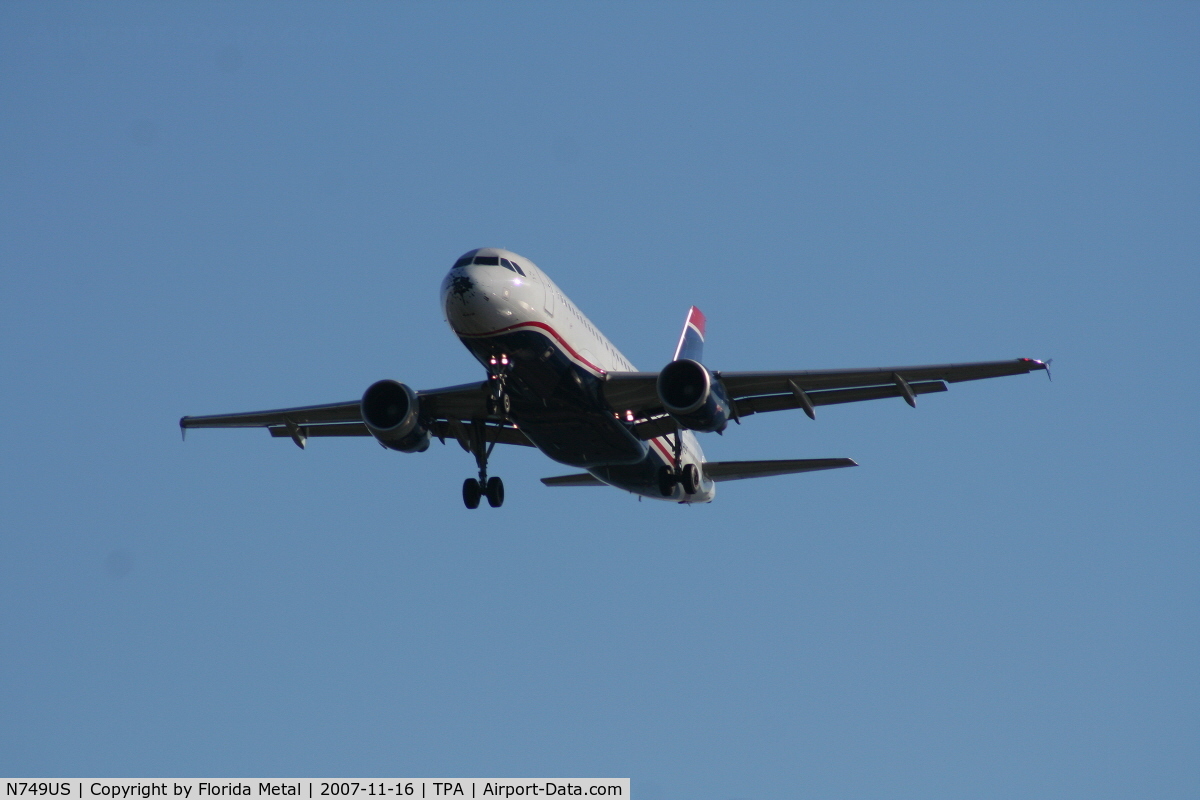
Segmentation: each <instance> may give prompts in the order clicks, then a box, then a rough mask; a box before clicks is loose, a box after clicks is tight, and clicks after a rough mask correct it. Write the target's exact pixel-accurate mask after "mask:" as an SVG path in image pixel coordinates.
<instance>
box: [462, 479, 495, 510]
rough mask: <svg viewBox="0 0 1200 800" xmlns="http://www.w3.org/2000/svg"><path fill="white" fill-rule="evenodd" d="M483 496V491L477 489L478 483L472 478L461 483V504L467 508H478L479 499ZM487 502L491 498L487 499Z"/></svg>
mask: <svg viewBox="0 0 1200 800" xmlns="http://www.w3.org/2000/svg"><path fill="white" fill-rule="evenodd" d="M482 495H483V490H482V489H481V488H480V487H479V481H477V480H475V479H474V478H467V479H466V480H465V481H463V503H465V504H466V506H467V508H479V498H480V497H481V496H482ZM488 499H489V502H490V500H491V498H488Z"/></svg>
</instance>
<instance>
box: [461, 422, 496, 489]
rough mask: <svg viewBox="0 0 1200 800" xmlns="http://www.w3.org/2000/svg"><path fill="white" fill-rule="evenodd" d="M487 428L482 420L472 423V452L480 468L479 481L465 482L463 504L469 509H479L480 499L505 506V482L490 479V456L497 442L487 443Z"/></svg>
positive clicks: (470, 480)
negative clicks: (488, 463)
mask: <svg viewBox="0 0 1200 800" xmlns="http://www.w3.org/2000/svg"><path fill="white" fill-rule="evenodd" d="M486 431H487V426H486V425H485V424H484V421H483V420H481V419H478V420H475V421H474V422H472V423H471V450H472V451H473V452H474V453H475V463H476V464H477V465H478V466H479V479H478V480H476V479H475V478H467V479H466V480H465V481H463V490H462V494H463V503H464V504H465V505H466V507H467V508H479V499H480V498H481V497H486V498H487V501H488V505H489V506H491V507H492V508H499V507H500V506H502V505H504V481H502V480H500V479H499V478H497V477H491V478H489V477H488V474H487V462H488V456H490V455H491V454H492V448H494V447H495V446H496V443H495V442H492V443H491V444H488V443H487V439H486V437H485V436H484V434H485V433H486Z"/></svg>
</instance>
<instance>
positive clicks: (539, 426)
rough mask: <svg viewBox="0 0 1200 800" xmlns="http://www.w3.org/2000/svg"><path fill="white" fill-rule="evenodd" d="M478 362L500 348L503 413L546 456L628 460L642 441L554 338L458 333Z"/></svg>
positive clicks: (577, 463) (573, 461)
mask: <svg viewBox="0 0 1200 800" xmlns="http://www.w3.org/2000/svg"><path fill="white" fill-rule="evenodd" d="M464 344H466V345H467V347H468V348H470V349H471V352H472V353H473V354H474V355H475V357H476V358H477V359H479V360H480V361H481V362H483V363H485V364H487V363H488V362H489V361H490V360H491V358H492V357H493V356H495V355H497V354H500V353H503V354H504V355H506V356H508V358H509V361H510V364H511V365H512V366H511V369H510V371H509V373H508V378H507V384H508V386H507V388H508V395H509V397H510V399H511V404H512V405H511V410H510V412H509V416H510V417H511V418H512V420H513V422H515V423H516V425H517V427H519V428H520V429H521V432H522V433H523V434H525V436H526V437H527V438H528V439H529V440H530V441H531V442H533V444H534V445H536V446H537V448H538V449H539V450H541V451H542V452H543V453H545V454H546V455H547V456H549V457H550V458H552V459H554V460H555V461H558V462H560V463H562V464H569V465H571V466H574V467H583V468H590V467H593V466H600V465H611V464H634V463H637V462H639V461H641V460H642V459H643V458H645V456H646V452H647V445H646V443H645V442H643V441H642V440H640V439H639V438H638V437H636V436H634V435H633V433H632V432H631V431H630V430H629V429H628V428H627V427H626V426H625V425H624V424H623V423H621V422H620V421H619V420H617V419H616V417H614V416H613V413H612V411H611V410H610V409H609V408H608V406H607V404H606V403H605V402H604V400H603V394H602V392H601V387H600V379H599V378H597V377H596V376H595V375H594V374H592V373H591V372H590V371H588V370H587V369H585V368H584V367H582V366H580V365H579V364H577V363H575V362H574V361H572V360H571V359H570V358H568V357H567V356H566V355H565V354H564V353H563V352H562V350H561V349H560V348H559V347H558V346H557V343H555V342H554V341H552V340H551V339H550V338H549V337H548V336H545V335H544V334H542V333H540V332H537V331H533V330H518V331H510V332H506V333H502V334H498V335H496V336H490V337H486V338H471V339H464Z"/></svg>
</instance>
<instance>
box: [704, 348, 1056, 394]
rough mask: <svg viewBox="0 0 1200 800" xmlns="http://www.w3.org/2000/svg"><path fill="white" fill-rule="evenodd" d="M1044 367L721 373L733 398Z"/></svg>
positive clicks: (999, 364) (1025, 363) (1020, 363)
mask: <svg viewBox="0 0 1200 800" xmlns="http://www.w3.org/2000/svg"><path fill="white" fill-rule="evenodd" d="M1045 368H1046V364H1045V363H1044V362H1042V361H1036V360H1034V359H1032V358H1015V359H1012V360H1010V361H978V362H974V363H967V364H931V365H928V366H921V367H876V368H872V369H832V370H806V371H800V372H722V373H721V382H722V384H723V385H724V386H725V390H726V391H727V392H728V393H729V394H730V395H731V396H732V397H735V398H739V399H740V398H742V397H752V396H754V395H760V394H783V393H785V392H789V391H791V389H790V387H789V386H788V383H789V382H791V383H795V384H796V386H798V387H799V388H801V389H803V390H804V391H806V392H815V391H817V390H822V389H853V388H859V387H864V386H883V385H887V384H895V376H896V375H899V376H900V377H901V378H903V379H904V380H905V381H906V382H908V383H910V384H912V383H916V382H921V381H945V382H946V383H959V382H961V381H977V380H982V379H984V378H1000V377H1003V376H1005V375H1023V374H1025V373H1028V372H1033V371H1035V370H1039V369H1045Z"/></svg>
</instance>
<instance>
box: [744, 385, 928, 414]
mask: <svg viewBox="0 0 1200 800" xmlns="http://www.w3.org/2000/svg"><path fill="white" fill-rule="evenodd" d="M908 386H909V388H910V389H912V392H913V394H915V395H916V394H930V393H933V392H944V391H947V387H946V384H945V383H943V382H942V381H924V382H921V383H910V384H908ZM805 394H807V395H808V399H809V401H810V402H811V403H812V404H813V405H814V406H830V405H836V404H838V403H857V402H859V401H861V400H882V399H884V398H887V397H904V392H903V391H902V390H901V388H900V387H899V386H897V385H896V384H892V385H891V386H867V387H864V388H862V389H824V390H821V391H815V392H806V393H805ZM735 402H736V403H737V410H738V415H739V416H743V417H744V416H746V415H748V414H758V413H761V412H764V411H782V410H784V409H790V408H803V407H804V404H803V403H801V402H800V399H799V398H798V397H796V395H795V394H794V393H791V392H789V393H788V394H771V395H760V396H758V397H745V398H742V399H740V400H736V401H735Z"/></svg>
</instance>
